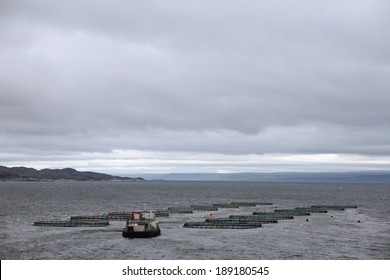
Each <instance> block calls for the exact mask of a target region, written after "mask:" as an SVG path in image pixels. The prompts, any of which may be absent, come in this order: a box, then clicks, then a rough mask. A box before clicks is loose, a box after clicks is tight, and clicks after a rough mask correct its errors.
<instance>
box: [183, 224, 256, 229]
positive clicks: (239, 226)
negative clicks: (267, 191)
mask: <svg viewBox="0 0 390 280" xmlns="http://www.w3.org/2000/svg"><path fill="white" fill-rule="evenodd" d="M183 227H186V228H206V229H248V228H258V227H261V224H248V223H247V224H241V223H226V224H222V223H208V222H187V223H185V224H184V226H183Z"/></svg>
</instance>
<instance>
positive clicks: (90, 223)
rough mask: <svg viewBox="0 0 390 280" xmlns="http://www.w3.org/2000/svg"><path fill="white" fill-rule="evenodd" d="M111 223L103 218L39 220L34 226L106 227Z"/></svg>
mask: <svg viewBox="0 0 390 280" xmlns="http://www.w3.org/2000/svg"><path fill="white" fill-rule="evenodd" d="M109 224H110V223H109V222H108V221H101V220H69V221H38V222H34V226H45V227H105V226H108V225H109Z"/></svg>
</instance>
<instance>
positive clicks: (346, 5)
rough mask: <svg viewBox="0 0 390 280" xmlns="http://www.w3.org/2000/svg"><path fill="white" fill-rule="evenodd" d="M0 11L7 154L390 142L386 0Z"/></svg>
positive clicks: (375, 149) (384, 149)
mask: <svg viewBox="0 0 390 280" xmlns="http://www.w3.org/2000/svg"><path fill="white" fill-rule="evenodd" d="M0 10H1V11H0V18H1V19H0V22H1V26H0V40H1V42H2V45H1V46H0V91H1V92H0V128H1V131H0V143H3V144H4V145H3V148H2V149H3V151H12V152H15V151H18V149H19V150H20V149H21V150H23V149H26V150H27V151H29V152H30V153H34V151H41V152H45V151H46V152H47V153H54V152H55V153H60V154H61V153H66V151H106V152H107V151H111V150H114V149H144V150H170V151H174V150H178V151H196V152H219V153H231V154H240V153H244V154H251V153H364V154H381V153H382V154H389V153H390V151H389V147H388V144H387V143H389V140H390V139H389V137H390V131H389V125H388V124H389V123H390V113H389V112H390V110H388V105H389V104H390V95H389V94H388V89H389V88H390V80H389V79H388V77H389V76H390V64H389V63H390V61H389V58H390V57H389V55H390V53H389V51H388V50H389V49H390V38H389V35H388V32H387V30H386V26H388V25H389V23H390V22H389V19H388V12H389V11H390V9H389V4H388V3H387V2H386V1H369V2H368V1H353V2H348V1H344V2H340V1H303V0H302V1H277V2H270V1H184V2H183V1H138V2H135V3H133V2H128V1H110V2H106V1H82V2H80V1H77V2H76V1H74V2H73V1H43V0H41V1H2V4H1V6H0ZM16 139H17V140H16Z"/></svg>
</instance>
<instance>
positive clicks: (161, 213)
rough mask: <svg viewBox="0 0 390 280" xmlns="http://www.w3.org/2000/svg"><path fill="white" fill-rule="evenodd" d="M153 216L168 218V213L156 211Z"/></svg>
mask: <svg viewBox="0 0 390 280" xmlns="http://www.w3.org/2000/svg"><path fill="white" fill-rule="evenodd" d="M154 215H155V217H169V211H156V212H154Z"/></svg>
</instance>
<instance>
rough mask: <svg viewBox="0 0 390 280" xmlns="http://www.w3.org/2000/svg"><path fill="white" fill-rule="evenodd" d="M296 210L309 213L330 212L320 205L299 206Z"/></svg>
mask: <svg viewBox="0 0 390 280" xmlns="http://www.w3.org/2000/svg"><path fill="white" fill-rule="evenodd" d="M295 210H298V211H302V212H309V213H328V209H326V208H320V207H318V208H317V207H297V208H295Z"/></svg>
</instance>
